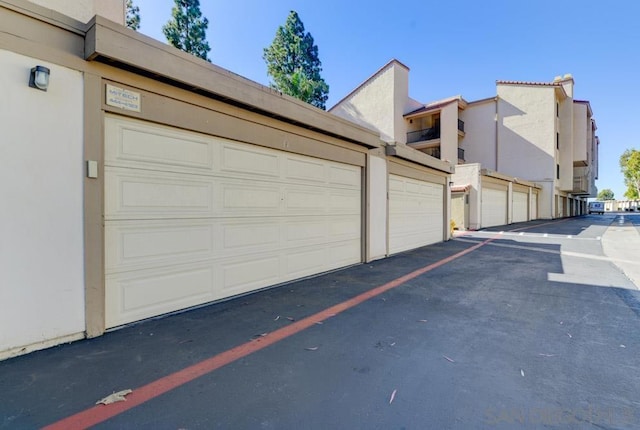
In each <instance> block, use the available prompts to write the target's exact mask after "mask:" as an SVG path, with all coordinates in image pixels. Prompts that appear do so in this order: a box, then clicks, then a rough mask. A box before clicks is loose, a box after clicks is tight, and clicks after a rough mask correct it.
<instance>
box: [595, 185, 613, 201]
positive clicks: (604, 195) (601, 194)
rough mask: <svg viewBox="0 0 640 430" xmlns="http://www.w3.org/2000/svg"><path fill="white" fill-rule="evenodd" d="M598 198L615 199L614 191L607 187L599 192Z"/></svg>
mask: <svg viewBox="0 0 640 430" xmlns="http://www.w3.org/2000/svg"><path fill="white" fill-rule="evenodd" d="M598 200H615V198H614V197H613V191H611V190H610V189H609V188H605V189H604V190H602V191H600V192H599V193H598Z"/></svg>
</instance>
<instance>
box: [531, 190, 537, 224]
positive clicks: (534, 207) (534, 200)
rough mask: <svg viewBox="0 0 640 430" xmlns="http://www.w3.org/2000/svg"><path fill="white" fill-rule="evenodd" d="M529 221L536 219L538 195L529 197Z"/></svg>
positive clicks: (534, 194)
mask: <svg viewBox="0 0 640 430" xmlns="http://www.w3.org/2000/svg"><path fill="white" fill-rule="evenodd" d="M531 219H532V220H534V219H538V193H533V194H532V195H531Z"/></svg>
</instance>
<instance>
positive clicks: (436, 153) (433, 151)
mask: <svg viewBox="0 0 640 430" xmlns="http://www.w3.org/2000/svg"><path fill="white" fill-rule="evenodd" d="M423 151H424V153H425V154H427V155H431V156H432V157H435V158H440V147H439V146H434V147H433V148H425V149H423Z"/></svg>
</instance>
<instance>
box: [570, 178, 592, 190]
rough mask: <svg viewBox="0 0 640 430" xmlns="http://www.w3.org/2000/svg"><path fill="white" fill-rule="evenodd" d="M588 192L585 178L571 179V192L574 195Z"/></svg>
mask: <svg viewBox="0 0 640 430" xmlns="http://www.w3.org/2000/svg"><path fill="white" fill-rule="evenodd" d="M587 191H589V187H588V183H587V178H586V177H584V176H574V177H573V192H574V193H579V192H582V193H586V192H587Z"/></svg>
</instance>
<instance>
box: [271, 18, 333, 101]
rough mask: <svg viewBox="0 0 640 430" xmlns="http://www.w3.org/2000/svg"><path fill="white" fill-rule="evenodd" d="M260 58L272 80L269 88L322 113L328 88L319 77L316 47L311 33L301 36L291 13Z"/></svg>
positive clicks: (300, 27)
mask: <svg viewBox="0 0 640 430" xmlns="http://www.w3.org/2000/svg"><path fill="white" fill-rule="evenodd" d="M262 58H263V59H264V60H265V62H266V63H267V73H268V75H269V76H270V77H271V79H272V82H271V88H273V89H276V90H278V91H280V92H282V93H284V94H288V95H290V96H293V97H296V98H298V99H300V100H302V101H305V102H307V103H310V104H312V105H313V106H316V107H319V108H320V109H325V103H326V102H327V98H328V94H329V85H327V83H326V82H325V81H324V79H322V77H321V76H320V72H321V71H322V63H321V62H320V59H319V58H318V47H317V46H316V45H315V44H314V41H313V37H312V36H311V33H308V32H307V33H305V29H304V24H303V23H302V21H301V20H300V17H299V16H298V14H297V13H296V12H295V11H291V12H290V13H289V16H288V17H287V21H286V22H285V24H284V26H280V27H278V30H277V31H276V36H275V38H274V39H273V42H272V43H271V45H270V46H269V47H268V48H265V49H264V55H263V57H262Z"/></svg>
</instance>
